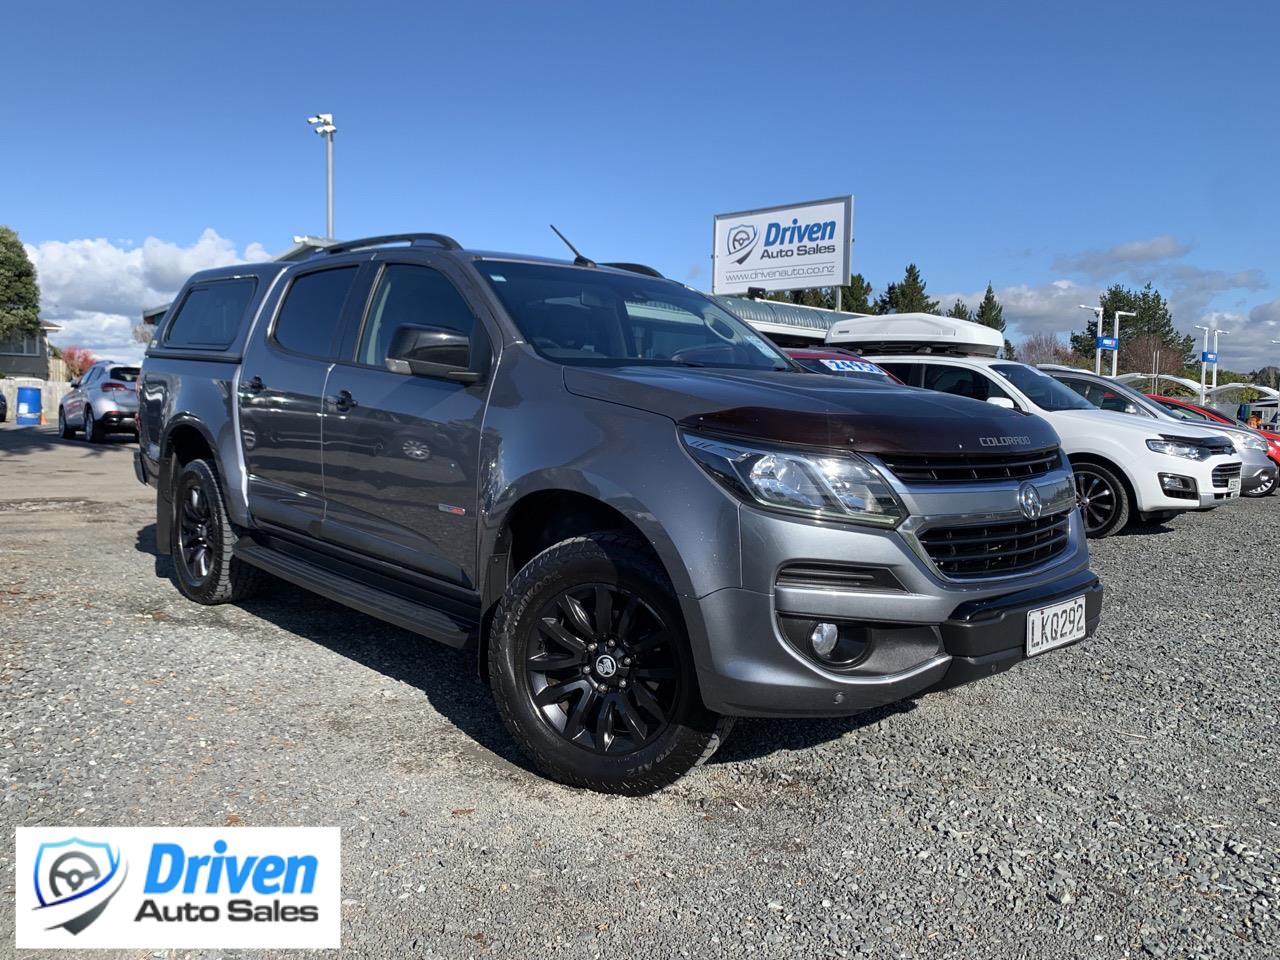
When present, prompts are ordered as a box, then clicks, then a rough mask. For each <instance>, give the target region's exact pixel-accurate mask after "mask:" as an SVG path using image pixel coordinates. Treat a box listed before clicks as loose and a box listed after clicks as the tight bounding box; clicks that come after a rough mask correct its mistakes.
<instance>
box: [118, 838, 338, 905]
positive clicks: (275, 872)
mask: <svg viewBox="0 0 1280 960" xmlns="http://www.w3.org/2000/svg"><path fill="white" fill-rule="evenodd" d="M226 852H227V843H226V841H225V840H216V841H214V844H213V853H214V855H213V856H209V855H192V856H188V855H187V853H186V851H185V850H183V849H182V847H181V846H179V845H178V844H176V843H156V844H153V845H152V847H151V859H150V861H149V862H148V864H147V879H146V885H145V886H144V887H143V891H142V892H143V893H149V894H154V893H170V892H172V891H175V890H177V889H178V885H179V884H181V885H182V892H183V893H195V892H196V888H197V886H199V885H200V881H201V876H200V875H201V873H204V888H203V892H204V893H222V892H224V883H225V892H227V893H240V892H241V891H242V890H244V888H245V885H246V884H250V885H251V886H252V887H253V891H254V892H255V893H259V894H273V893H311V891H312V890H313V889H314V887H315V882H316V871H317V870H318V869H319V864H318V862H317V861H316V858H315V857H313V856H309V855H308V856H291V857H288V858H285V857H279V856H274V855H272V856H265V857H258V856H251V857H244V858H243V859H241V858H239V857H235V856H231V857H228V856H224V854H226Z"/></svg>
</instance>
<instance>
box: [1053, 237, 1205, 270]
mask: <svg viewBox="0 0 1280 960" xmlns="http://www.w3.org/2000/svg"><path fill="white" fill-rule="evenodd" d="M1190 252H1191V245H1190V244H1186V243H1182V242H1181V241H1180V240H1178V239H1177V238H1176V237H1172V236H1169V235H1168V234H1164V235H1162V236H1158V237H1152V238H1151V239H1149V240H1134V241H1132V242H1130V243H1121V244H1118V245H1117V246H1114V247H1111V248H1110V249H1109V250H1084V251H1082V252H1080V253H1076V254H1072V255H1070V256H1066V257H1059V258H1058V259H1057V260H1055V261H1054V264H1053V269H1054V270H1057V271H1059V272H1061V273H1083V274H1084V275H1085V276H1089V277H1095V278H1096V277H1111V276H1115V275H1116V274H1118V273H1123V272H1124V271H1126V270H1131V269H1133V268H1135V267H1137V266H1139V265H1142V264H1149V263H1156V262H1159V261H1161V260H1176V259H1177V258H1178V257H1183V256H1186V255H1187V254H1188V253H1190Z"/></svg>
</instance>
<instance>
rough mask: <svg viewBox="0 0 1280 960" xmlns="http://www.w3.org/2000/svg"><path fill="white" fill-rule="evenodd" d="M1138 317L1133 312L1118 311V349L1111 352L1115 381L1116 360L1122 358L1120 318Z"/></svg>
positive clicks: (1112, 373)
mask: <svg viewBox="0 0 1280 960" xmlns="http://www.w3.org/2000/svg"><path fill="white" fill-rule="evenodd" d="M1137 315H1138V314H1137V313H1136V312H1134V311H1133V310H1117V311H1116V325H1115V338H1116V348H1115V349H1114V350H1112V351H1111V378H1112V379H1113V380H1114V379H1115V376H1116V359H1117V358H1118V357H1119V356H1120V318H1121V317H1136V316H1137Z"/></svg>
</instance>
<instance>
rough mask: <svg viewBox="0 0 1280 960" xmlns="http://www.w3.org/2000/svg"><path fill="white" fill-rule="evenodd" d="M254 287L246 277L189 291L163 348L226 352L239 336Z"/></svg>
mask: <svg viewBox="0 0 1280 960" xmlns="http://www.w3.org/2000/svg"><path fill="white" fill-rule="evenodd" d="M257 285H258V282H257V280H255V279H253V278H252V277H249V278H245V279H242V280H220V281H217V282H214V283H208V284H203V285H201V286H198V287H192V288H191V289H190V290H189V291H187V295H186V297H185V298H184V299H183V301H182V305H181V306H180V307H178V312H177V313H176V314H175V315H174V318H173V321H172V322H171V323H170V324H169V329H168V330H167V331H166V332H165V336H164V344H165V346H166V347H189V348H191V349H195V350H225V349H226V348H227V347H229V346H231V342H232V341H233V340H235V338H236V334H237V333H239V332H240V324H241V323H242V322H243V321H244V315H245V312H246V310H247V309H248V307H249V301H250V300H252V299H253V291H254V288H255V287H256V286H257Z"/></svg>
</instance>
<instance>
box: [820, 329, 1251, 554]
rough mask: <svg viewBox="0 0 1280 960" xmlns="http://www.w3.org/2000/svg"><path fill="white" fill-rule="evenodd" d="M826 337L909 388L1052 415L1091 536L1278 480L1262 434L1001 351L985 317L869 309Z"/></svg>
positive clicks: (1045, 416)
mask: <svg viewBox="0 0 1280 960" xmlns="http://www.w3.org/2000/svg"><path fill="white" fill-rule="evenodd" d="M826 344H827V346H828V347H842V348H847V349H852V350H857V351H858V352H859V353H860V354H861V355H862V358H863V359H864V360H867V361H870V362H872V363H875V364H877V365H878V366H880V367H882V368H883V369H884V370H886V371H887V372H889V373H891V374H893V375H894V376H895V377H896V378H898V379H899V380H900V381H901V382H902V383H904V384H906V385H907V386H911V387H918V388H921V389H926V390H934V391H938V392H941V393H947V394H951V395H954V396H961V397H967V398H970V399H974V400H981V401H983V402H985V403H988V404H992V405H995V406H999V407H1003V408H1006V409H1009V410H1014V411H1018V412H1020V413H1022V414H1027V415H1034V416H1036V417H1039V418H1041V419H1043V420H1044V421H1046V422H1047V423H1048V424H1050V426H1052V428H1053V430H1054V431H1055V432H1056V434H1057V436H1058V437H1059V438H1060V441H1061V444H1062V449H1063V451H1064V452H1065V453H1066V455H1067V457H1068V459H1069V460H1070V463H1071V468H1072V473H1073V480H1074V484H1075V488H1076V493H1077V496H1078V499H1079V504H1080V509H1081V513H1082V515H1083V518H1084V524H1085V529H1086V531H1087V533H1088V535H1089V536H1090V537H1105V536H1109V535H1111V534H1113V533H1115V532H1117V531H1119V530H1122V529H1124V528H1125V527H1126V526H1127V525H1128V524H1130V523H1131V522H1135V521H1145V522H1162V521H1166V520H1169V519H1171V518H1173V517H1174V516H1176V515H1177V514H1179V513H1182V512H1185V511H1189V510H1211V509H1214V508H1215V507H1217V506H1219V505H1221V504H1223V503H1225V502H1227V501H1229V500H1232V499H1234V498H1236V497H1238V496H1240V495H1241V493H1242V492H1243V491H1245V490H1247V491H1248V492H1249V493H1250V494H1251V495H1265V494H1266V493H1269V492H1271V491H1272V490H1274V489H1275V486H1276V470H1275V464H1274V463H1273V462H1272V461H1271V460H1270V459H1269V458H1268V456H1267V444H1266V442H1265V441H1264V440H1262V438H1260V437H1258V436H1257V435H1256V434H1253V433H1252V432H1249V431H1247V430H1246V431H1240V430H1236V429H1234V428H1229V427H1224V426H1220V425H1216V424H1208V423H1205V424H1191V423H1187V422H1181V421H1179V420H1178V419H1177V418H1175V417H1173V416H1171V415H1168V414H1166V413H1165V412H1164V411H1162V410H1161V409H1160V408H1159V407H1158V406H1156V405H1154V404H1152V403H1150V402H1149V401H1147V400H1146V398H1145V397H1143V396H1142V395H1141V394H1138V393H1137V392H1136V391H1133V390H1131V389H1129V388H1126V387H1123V386H1122V385H1120V384H1117V383H1114V382H1113V381H1111V380H1108V379H1105V378H1094V377H1093V375H1092V374H1086V373H1083V372H1081V371H1075V370H1070V369H1068V368H1058V367H1045V368H1037V367H1033V366H1029V365H1027V364H1024V363H1018V362H1015V361H1011V360H1002V359H998V358H997V354H998V353H999V351H1000V349H1001V348H1002V347H1003V345H1004V338H1003V336H1002V335H1001V334H1000V333H999V332H998V331H995V330H992V329H990V328H988V327H984V326H982V325H981V324H976V323H971V322H969V321H965V320H957V319H952V318H949V317H937V316H933V315H931V314H898V315H894V316H891V317H861V318H857V319H850V320H841V321H839V322H837V323H835V324H833V325H832V326H831V328H830V330H829V331H828V333H827V336H826ZM1246 463H1247V464H1248V468H1249V469H1248V474H1247V482H1248V485H1247V487H1246V485H1245V480H1246V475H1245V472H1244V467H1245V464H1246Z"/></svg>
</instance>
